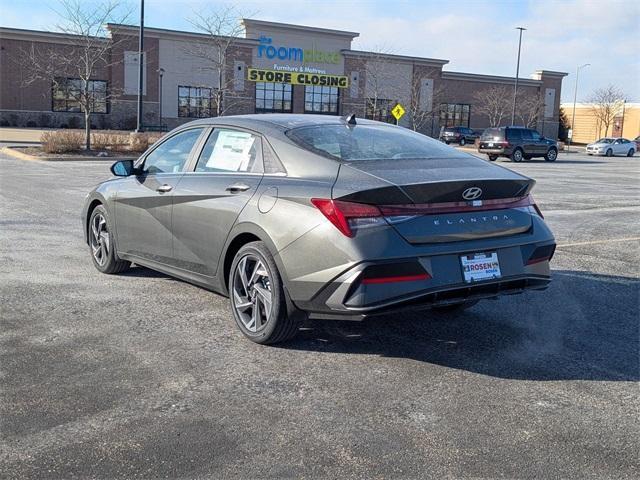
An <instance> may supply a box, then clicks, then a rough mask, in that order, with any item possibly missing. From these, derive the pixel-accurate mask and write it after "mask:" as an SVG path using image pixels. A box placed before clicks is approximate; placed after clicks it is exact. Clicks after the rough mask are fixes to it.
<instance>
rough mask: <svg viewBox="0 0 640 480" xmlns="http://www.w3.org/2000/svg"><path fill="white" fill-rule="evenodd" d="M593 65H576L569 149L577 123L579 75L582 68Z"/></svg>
mask: <svg viewBox="0 0 640 480" xmlns="http://www.w3.org/2000/svg"><path fill="white" fill-rule="evenodd" d="M589 65H591V64H590V63H585V64H584V65H580V66H579V67H576V86H575V88H574V89H573V112H572V113H571V136H570V137H569V138H568V140H569V141H568V142H567V150H568V149H570V148H571V139H572V138H573V131H574V130H575V129H574V128H573V126H574V125H575V123H576V100H577V98H578V76H579V75H580V69H582V68H584V67H588V66H589Z"/></svg>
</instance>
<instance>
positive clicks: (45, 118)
mask: <svg viewBox="0 0 640 480" xmlns="http://www.w3.org/2000/svg"><path fill="white" fill-rule="evenodd" d="M39 123H40V126H41V127H45V128H46V127H48V126H50V125H51V117H50V116H49V115H47V114H46V113H41V114H40V119H39Z"/></svg>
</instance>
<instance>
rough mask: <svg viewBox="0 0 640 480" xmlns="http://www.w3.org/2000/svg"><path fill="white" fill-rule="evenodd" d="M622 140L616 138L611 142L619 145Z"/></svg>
mask: <svg viewBox="0 0 640 480" xmlns="http://www.w3.org/2000/svg"><path fill="white" fill-rule="evenodd" d="M621 143H622V142H621V141H620V139H618V140H616V141H615V142H613V144H614V145H620V144H621Z"/></svg>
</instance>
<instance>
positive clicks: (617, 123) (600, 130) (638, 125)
mask: <svg viewBox="0 0 640 480" xmlns="http://www.w3.org/2000/svg"><path fill="white" fill-rule="evenodd" d="M595 108H596V107H595V106H594V105H593V104H591V103H577V104H576V120H575V126H574V127H573V137H572V139H571V141H572V142H573V143H585V144H586V143H591V142H593V141H595V140H597V139H599V138H602V137H625V138H627V139H629V140H633V139H634V138H636V137H637V136H638V135H640V103H625V104H624V105H623V106H622V107H621V108H620V112H619V114H618V115H616V116H615V118H614V119H613V122H612V123H611V125H609V128H608V129H607V131H605V127H604V125H603V124H602V122H600V121H599V120H598V118H597V116H596V114H595V112H594V109H595ZM562 109H563V110H564V112H565V115H566V117H567V120H568V121H569V124H570V123H571V118H572V116H573V103H563V104H562Z"/></svg>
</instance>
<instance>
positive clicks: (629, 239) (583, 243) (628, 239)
mask: <svg viewBox="0 0 640 480" xmlns="http://www.w3.org/2000/svg"><path fill="white" fill-rule="evenodd" d="M636 240H640V237H627V238H609V239H607V240H592V241H589V242H575V243H560V244H558V245H557V248H562V247H578V246H581V245H595V244H599V243H616V242H633V241H636Z"/></svg>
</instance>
